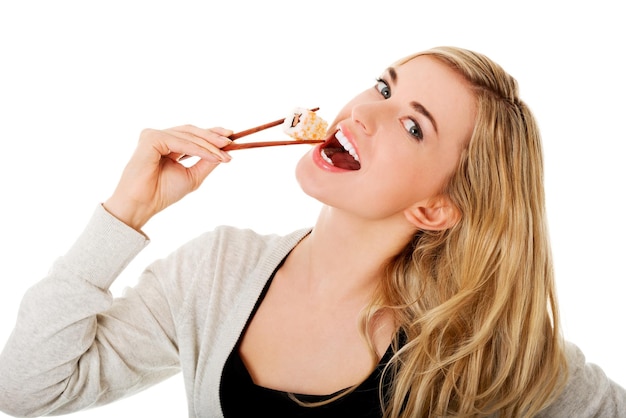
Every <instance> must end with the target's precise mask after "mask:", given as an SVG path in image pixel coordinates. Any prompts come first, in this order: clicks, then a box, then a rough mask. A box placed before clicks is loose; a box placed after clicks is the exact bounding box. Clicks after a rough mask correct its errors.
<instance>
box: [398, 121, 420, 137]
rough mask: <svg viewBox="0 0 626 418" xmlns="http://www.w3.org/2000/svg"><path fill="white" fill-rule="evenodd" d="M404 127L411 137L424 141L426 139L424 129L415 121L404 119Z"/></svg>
mask: <svg viewBox="0 0 626 418" xmlns="http://www.w3.org/2000/svg"><path fill="white" fill-rule="evenodd" d="M402 124H403V125H404V129H406V131H407V132H408V133H409V135H411V136H414V137H415V138H417V139H419V140H422V139H424V133H423V132H422V128H420V126H419V125H418V123H417V122H415V121H414V120H413V119H410V118H408V119H404V120H403V121H402Z"/></svg>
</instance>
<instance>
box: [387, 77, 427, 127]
mask: <svg viewBox="0 0 626 418" xmlns="http://www.w3.org/2000/svg"><path fill="white" fill-rule="evenodd" d="M386 72H387V73H388V74H389V78H391V82H392V83H393V84H396V83H397V81H398V73H397V72H396V70H395V68H393V67H389V68H387V70H386ZM410 105H411V107H412V108H413V110H415V111H416V112H418V113H421V114H422V115H424V116H425V117H426V118H428V120H429V121H430V123H432V125H433V128H435V132H436V133H439V132H438V131H437V122H435V118H434V117H433V115H432V114H431V113H430V112H429V111H428V110H427V109H426V108H425V107H424V105H422V104H421V103H419V102H416V101H412V102H411V103H410Z"/></svg>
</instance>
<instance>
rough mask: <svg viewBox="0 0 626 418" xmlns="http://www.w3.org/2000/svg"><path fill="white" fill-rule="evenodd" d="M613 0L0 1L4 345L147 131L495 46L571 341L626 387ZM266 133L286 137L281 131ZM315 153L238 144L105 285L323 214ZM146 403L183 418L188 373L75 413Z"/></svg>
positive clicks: (325, 111) (618, 30) (264, 111)
mask: <svg viewBox="0 0 626 418" xmlns="http://www.w3.org/2000/svg"><path fill="white" fill-rule="evenodd" d="M619 8H620V6H618V2H612V1H601V0H596V1H593V2H584V3H583V2H575V1H572V2H565V1H564V2H561V3H559V2H552V3H549V2H547V1H526V2H510V3H507V2H503V1H478V0H476V1H457V2H454V1H440V2H437V1H428V2H426V1H417V0H411V1H399V0H385V1H384V2H383V1H378V2H375V1H364V0H359V1H339V0H335V1H327V0H315V1H309V2H294V1H283V2H279V1H271V0H264V1H247V2H246V1H241V0H228V1H219V2H218V1H213V2H208V1H207V2H190V1H172V2H169V3H168V2H164V1H134V2H133V1H119V0H108V1H106V2H105V1H102V2H94V1H67V0H57V1H53V2H52V1H51V2H47V1H28V0H25V1H19V2H18V1H5V0H2V3H0V140H1V141H2V148H1V151H2V154H1V155H2V163H1V164H0V182H1V183H0V190H1V193H2V204H1V205H0V234H1V235H0V243H1V244H2V246H1V247H0V248H2V250H1V252H0V257H1V259H0V261H1V264H0V268H1V271H2V276H1V278H0V314H1V317H0V318H1V320H0V345H3V344H4V342H5V341H6V339H7V338H8V337H9V334H10V332H11V328H12V326H13V323H14V320H15V316H16V313H17V309H18V304H19V301H20V298H21V296H22V294H23V293H24V291H25V290H26V289H27V288H28V287H29V286H31V285H32V284H34V283H35V282H36V281H37V280H39V279H40V278H41V277H43V276H44V275H45V274H46V271H47V269H48V267H49V266H50V264H51V263H52V262H53V260H54V259H55V258H56V257H58V256H60V255H62V254H63V253H64V252H65V250H66V249H67V248H68V247H69V245H71V243H72V242H73V240H74V239H75V237H76V236H77V234H78V233H79V232H80V231H81V230H82V227H83V225H84V224H85V222H86V220H87V219H88V218H89V216H90V215H91V213H92V211H93V209H94V208H95V206H96V205H97V204H98V203H99V202H101V201H103V200H105V199H106V198H107V197H108V195H109V194H110V193H111V191H112V189H113V187H114V186H115V184H116V182H117V179H118V176H119V173H120V172H121V170H122V168H123V166H124V165H125V163H126V161H127V159H128V157H129V155H130V153H131V152H132V150H133V149H134V146H135V142H136V140H137V137H138V134H139V132H140V131H141V129H143V128H145V127H152V128H166V127H170V126H175V125H180V124H186V123H192V124H196V125H199V126H203V127H212V126H225V127H228V128H231V129H233V130H235V131H237V130H241V129H245V128H248V127H251V126H254V125H257V124H260V123H264V122H267V121H270V120H274V119H278V118H281V117H283V116H284V115H285V112H287V111H289V110H290V109H291V108H292V107H293V106H303V107H314V106H319V107H320V108H321V109H320V111H319V112H320V115H321V116H322V117H324V118H325V119H327V120H332V119H333V118H334V115H335V113H336V112H337V111H338V110H339V108H340V107H341V106H342V105H343V104H344V103H345V102H346V101H347V100H348V99H350V98H352V97H353V96H354V95H355V94H356V93H358V92H360V91H362V90H363V89H366V88H369V87H370V86H371V85H372V84H373V82H374V79H375V78H376V77H377V76H378V75H379V73H380V72H381V71H382V70H383V69H384V68H385V67H386V66H387V65H389V64H390V63H391V62H393V61H395V60H396V59H397V58H400V57H403V56H405V55H408V54H410V53H413V52H416V51H420V50H423V49H427V48H430V47H433V46H438V45H456V46H462V47H466V48H470V49H475V50H477V51H480V52H483V53H486V54H487V55H489V56H490V57H491V58H493V59H494V60H495V61H497V62H499V63H500V64H501V65H502V66H504V68H505V69H507V70H508V71H509V72H510V73H511V74H513V75H514V76H515V77H516V78H517V79H518V81H519V83H520V86H521V95H522V98H523V99H524V100H525V101H526V102H527V103H528V104H529V105H530V107H531V109H532V110H533V111H534V113H535V115H536V117H537V119H538V121H539V124H540V127H541V129H542V134H543V138H544V149H545V163H546V189H547V196H548V214H549V222H550V232H551V239H552V244H553V252H554V257H555V265H556V273H557V283H558V291H559V297H560V302H561V311H562V315H563V321H564V325H565V336H566V338H567V339H569V340H572V341H573V342H575V343H577V344H578V345H579V346H580V347H581V348H582V349H583V350H584V352H585V353H586V355H587V357H588V359H589V360H590V361H592V362H595V363H598V364H599V365H601V366H602V367H603V368H604V370H605V371H606V372H607V374H608V375H609V376H610V377H612V378H613V379H614V380H616V381H618V382H620V383H621V384H622V385H626V361H625V360H624V358H623V353H624V352H625V349H626V346H625V343H624V340H623V330H624V324H623V322H624V319H625V318H626V303H625V302H624V295H625V293H624V290H625V285H624V282H625V281H626V272H625V268H624V263H623V261H624V258H625V256H626V244H624V240H623V236H624V235H625V234H626V221H625V220H624V204H623V199H624V189H625V187H624V186H625V185H626V165H625V164H624V162H623V161H624V157H625V155H626V145H625V142H626V135H625V134H624V131H625V129H626V125H625V124H624V121H625V119H626V118H625V116H626V105H625V104H624V100H625V96H626V84H625V81H624V74H625V73H626V71H625V70H626V68H625V66H624V64H623V61H624V60H623V54H624V50H625V48H624V41H623V39H626V31H625V30H624V26H623V17H624V14H623V13H622V12H620V11H619V10H618V9H619ZM267 135H269V137H270V138H274V137H275V138H283V134H282V132H281V131H280V128H276V130H274V131H271V132H269V133H267V134H266V136H267ZM266 136H262V137H264V138H265V137H266ZM255 139H259V138H255ZM304 147H306V146H293V147H281V148H273V149H263V150H247V151H234V152H233V153H232V155H233V157H234V158H233V161H232V162H231V163H230V164H228V165H224V166H222V167H219V168H218V169H217V170H216V171H215V172H214V173H213V175H211V176H210V177H209V179H208V180H207V181H206V183H205V184H204V185H203V187H202V188H201V189H200V190H199V191H198V192H196V193H195V194H194V195H191V196H189V197H188V198H186V199H185V200H183V201H182V202H180V203H179V204H178V205H176V206H174V207H172V208H170V209H169V210H167V211H166V212H164V213H162V214H161V215H160V216H158V217H157V218H155V219H153V220H151V221H150V223H149V224H148V225H147V226H146V228H145V231H146V233H147V234H148V235H149V236H150V237H151V239H152V241H153V242H152V244H151V245H150V246H149V247H148V249H146V250H145V251H144V252H143V253H142V254H141V255H140V256H139V257H138V258H137V259H136V260H135V261H134V262H133V264H131V266H130V267H129V268H128V270H127V271H126V272H125V273H126V274H125V275H123V276H122V277H121V278H120V279H119V280H118V281H117V282H116V283H115V285H114V287H113V292H114V293H116V294H118V293H119V292H120V291H121V290H122V289H123V287H125V286H128V285H132V284H133V283H134V280H135V278H136V276H137V275H138V274H139V272H140V270H141V269H142V268H143V267H144V266H145V265H146V264H147V263H148V262H149V261H151V260H153V259H154V258H156V257H160V256H162V255H165V254H167V253H169V252H170V251H171V250H173V249H175V248H176V247H178V246H179V245H181V244H182V243H184V242H185V241H187V240H188V239H190V238H192V237H194V236H196V235H197V234H199V233H201V232H202V231H205V230H207V229H210V228H213V227H214V226H216V225H219V224H232V225H237V226H241V227H247V226H249V227H252V228H254V229H257V230H258V231H260V232H278V233H284V232H288V231H291V230H292V229H294V228H299V227H301V226H309V225H311V224H312V223H313V222H314V221H315V218H316V215H317V211H318V209H319V206H318V203H317V202H315V201H312V200H311V199H310V198H308V197H307V196H305V195H304V194H303V193H301V191H300V190H299V188H298V187H297V184H296V183H295V180H294V176H293V169H294V166H295V163H296V162H297V160H298V158H299V157H300V156H301V155H302V154H303V153H304V152H305V151H306V149H305V148H304ZM138 413H141V414H142V416H150V415H151V414H152V413H154V414H160V415H158V416H185V415H186V401H185V398H184V388H183V385H182V379H181V378H180V376H177V377H174V378H172V379H170V380H169V381H167V382H164V383H162V384H160V385H158V386H156V387H155V388H152V389H150V390H148V391H146V392H143V393H141V394H139V395H137V396H135V397H133V398H129V399H126V400H122V401H119V402H117V403H115V404H112V405H110V406H106V407H103V408H101V409H98V410H93V411H88V412H83V413H79V414H78V415H79V416H83V417H109V416H114V415H115V416H124V417H125V416H128V417H130V416H137V414H138ZM0 416H2V414H1V413H0Z"/></svg>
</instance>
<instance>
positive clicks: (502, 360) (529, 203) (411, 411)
mask: <svg viewBox="0 0 626 418" xmlns="http://www.w3.org/2000/svg"><path fill="white" fill-rule="evenodd" d="M419 55H428V56H431V57H434V58H436V59H438V60H440V61H441V62H443V63H445V64H447V65H449V66H450V67H451V68H453V69H454V70H456V71H458V73H460V74H461V75H462V76H463V77H464V78H465V79H466V80H467V81H468V83H469V85H470V86H471V89H472V90H473V92H474V94H475V98H476V109H477V117H476V124H475V128H474V131H473V133H472V135H471V138H470V140H469V143H468V144H467V147H466V149H465V150H464V151H463V152H462V155H461V158H460V163H459V165H458V168H457V170H456V172H455V173H454V174H453V176H452V178H451V179H450V181H449V182H448V184H447V185H446V187H445V190H444V192H445V193H446V194H447V195H448V196H449V197H450V199H451V200H452V202H453V203H454V204H455V205H456V207H457V208H458V209H459V211H460V212H461V219H460V220H459V222H458V223H457V224H456V225H455V226H453V227H452V228H450V229H448V230H445V231H438V232H431V231H421V232H419V233H418V234H417V235H416V236H415V237H414V239H413V241H412V242H411V243H410V244H409V245H407V247H406V248H405V249H404V251H403V252H402V253H401V254H399V255H398V256H397V257H396V258H395V259H393V260H392V261H391V262H390V264H389V270H388V272H389V274H388V275H387V277H386V280H385V281H384V282H383V283H382V284H381V289H380V294H379V298H378V299H377V303H376V304H374V305H373V306H372V309H371V310H370V311H369V314H368V315H367V316H366V317H365V318H364V321H363V324H364V325H363V327H364V328H365V330H364V333H365V335H371V330H368V329H367V324H368V323H369V322H375V320H374V318H375V317H376V315H377V312H380V311H381V310H382V309H385V310H391V311H392V312H393V313H394V316H395V318H396V320H397V324H398V326H399V328H400V330H401V333H400V334H401V335H402V336H403V338H404V340H405V341H403V342H399V341H397V340H396V341H395V342H394V345H395V347H396V349H397V351H396V353H395V355H394V357H393V359H392V360H391V361H390V363H389V364H388V366H387V368H386V370H385V374H386V376H385V381H386V382H388V384H389V385H390V387H389V391H387V392H384V391H383V390H382V388H381V393H387V395H388V396H387V398H386V399H383V404H384V405H383V408H384V416H385V417H427V416H428V417H434V416H437V417H483V416H488V415H494V414H495V415H497V416H499V417H518V416H533V415H535V414H536V413H537V412H538V411H540V410H541V409H542V408H543V407H545V406H546V405H547V404H548V403H549V402H550V401H551V400H552V399H553V398H554V397H555V396H556V394H557V393H558V392H559V390H560V388H561V387H562V386H563V384H564V381H565V380H566V371H567V367H566V360H565V355H564V348H563V342H562V339H561V335H560V325H559V317H558V310H557V303H556V295H555V285H554V281H553V266H552V260H551V252H550V246H549V240H548V231H547V226H546V215H545V204H544V190H543V161H542V150H541V140H540V135H539V131H538V128H537V125H536V122H535V119H534V117H533V115H532V114H531V112H530V110H529V109H528V107H527V106H526V105H525V104H524V103H523V102H522V101H521V100H520V99H519V97H518V86H517V82H516V80H515V79H514V78H513V77H511V76H510V75H508V74H507V73H506V72H505V71H504V70H503V69H502V68H501V67H500V66H498V65H497V64H495V63H494V62H492V61H491V60H489V59H488V58H487V57H485V56H483V55H480V54H477V53H474V52H472V51H468V50H464V49H460V48H453V47H439V48H434V49H431V50H428V51H425V52H422V53H419V54H416V55H413V56H410V57H407V58H405V59H403V60H401V61H399V62H398V63H397V65H402V64H403V63H404V62H407V61H409V60H411V59H413V58H415V57H416V56H419ZM370 343H371V342H370Z"/></svg>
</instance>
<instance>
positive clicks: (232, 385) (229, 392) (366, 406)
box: [220, 346, 393, 418]
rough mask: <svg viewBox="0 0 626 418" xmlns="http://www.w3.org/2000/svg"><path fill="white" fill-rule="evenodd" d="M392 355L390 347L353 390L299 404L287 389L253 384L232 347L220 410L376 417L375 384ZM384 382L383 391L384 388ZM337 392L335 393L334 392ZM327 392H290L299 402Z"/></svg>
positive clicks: (239, 413)
mask: <svg viewBox="0 0 626 418" xmlns="http://www.w3.org/2000/svg"><path fill="white" fill-rule="evenodd" d="M392 355H393V352H392V349H391V346H390V347H389V348H388V349H387V352H386V353H385V354H384V355H383V357H382V358H381V360H380V362H379V364H378V366H377V367H376V369H375V370H374V371H373V372H372V373H371V374H370V375H369V377H368V378H367V379H366V380H365V381H363V383H361V384H360V385H359V386H358V387H357V388H356V389H355V390H354V391H353V392H351V393H349V394H347V395H344V396H343V397H341V398H339V399H336V400H334V401H332V402H330V403H328V404H326V405H323V406H315V407H309V406H301V405H299V404H298V403H297V402H295V401H294V400H293V399H291V398H290V397H289V394H288V393H287V392H282V391H279V390H274V389H269V388H265V387H262V386H258V385H256V384H255V383H254V382H253V381H252V377H251V376H250V373H249V372H248V370H247V369H246V366H245V364H244V363H243V361H242V360H241V357H240V356H239V350H238V347H236V348H235V349H234V350H233V351H232V353H231V354H230V356H229V357H228V360H227V361H226V364H225V366H224V371H223V374H222V382H221V386H220V400H221V404H222V411H223V412H224V416H225V417H226V418H231V417H247V416H269V417H307V418H313V417H323V418H332V417H337V418H339V417H341V418H352V417H354V418H357V417H359V418H360V417H364V418H365V417H367V418H370V417H372V418H373V417H377V418H380V417H381V416H382V411H381V407H380V397H379V385H380V381H381V377H382V370H383V368H384V366H385V364H387V362H388V361H389V360H390V359H391V356H392ZM387 386H388V384H385V385H384V387H383V391H385V389H386V388H387ZM337 393H339V392H337ZM337 393H333V394H330V395H324V396H318V395H305V394H292V396H295V397H296V398H297V399H298V400H300V401H302V402H309V403H310V402H317V401H324V400H327V399H330V398H332V397H333V396H335V395H336V394H337Z"/></svg>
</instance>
